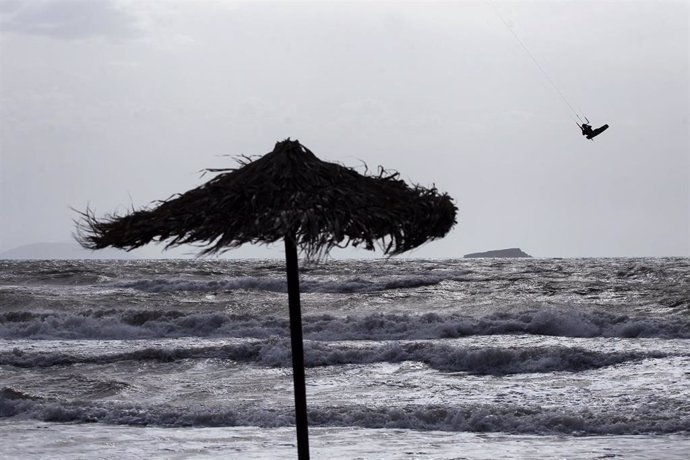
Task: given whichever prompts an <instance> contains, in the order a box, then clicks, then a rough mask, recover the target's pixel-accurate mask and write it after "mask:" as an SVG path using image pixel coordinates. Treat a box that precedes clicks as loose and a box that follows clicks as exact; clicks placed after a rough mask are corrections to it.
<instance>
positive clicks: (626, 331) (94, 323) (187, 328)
mask: <svg viewBox="0 0 690 460" xmlns="http://www.w3.org/2000/svg"><path fill="white" fill-rule="evenodd" d="M304 334H305V336H306V337H307V338H310V339H314V340H363V339H366V340H395V339H440V338H457V337H465V336H471V335H494V334H532V335H549V336H561V337H622V338H632V337H639V338H644V337H647V338H649V337H656V338H666V339H670V338H690V319H688V318H687V317H686V316H682V315H667V316H666V317H664V318H659V317H650V316H645V315H639V316H630V315H616V314H612V313H608V312H604V311H599V310H590V311H587V312H584V311H577V310H574V309H555V308H550V309H549V308H546V309H541V310H517V311H509V312H500V313H494V314H490V315H487V316H482V317H478V318H477V317H473V316H464V315H459V314H450V315H440V314H435V313H427V314H422V315H402V314H383V313H377V314H369V315H363V316H359V315H358V316H345V317H342V316H334V315H318V316H305V318H304ZM288 335H289V325H288V321H287V320H286V319H284V318H279V317H273V316H265V315H262V316H252V315H232V314H230V315H229V314H225V313H222V312H183V311H180V310H135V309H131V310H115V309H110V310H86V311H79V312H62V311H53V312H43V313H41V312H7V313H0V338H36V339H54V338H64V339H83V338H94V339H95V338H100V339H127V338H132V339H138V338H152V337H183V336H199V337H256V338H265V337H271V336H288Z"/></svg>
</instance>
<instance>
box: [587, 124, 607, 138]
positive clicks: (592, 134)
mask: <svg viewBox="0 0 690 460" xmlns="http://www.w3.org/2000/svg"><path fill="white" fill-rule="evenodd" d="M607 129H609V125H603V126H600V127H598V128H597V129H594V130H592V133H591V134H589V135H588V136H587V139H594V138H595V137H597V136H598V135H599V134H601V133H603V132H604V131H606V130H607Z"/></svg>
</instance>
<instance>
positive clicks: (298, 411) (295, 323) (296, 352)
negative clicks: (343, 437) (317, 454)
mask: <svg viewBox="0 0 690 460" xmlns="http://www.w3.org/2000/svg"><path fill="white" fill-rule="evenodd" d="M285 263H286V266H287V267H286V268H287V284H288V301H289V304H290V340H291V344H292V375H293V380H294V384H295V420H296V425H297V458H298V459H299V460H309V431H308V425H307V388H306V382H305V378H304V347H303V345H302V312H301V307H300V300H299V266H298V259H297V246H296V245H295V240H294V237H293V236H287V237H285Z"/></svg>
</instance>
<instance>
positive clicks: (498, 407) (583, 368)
mask: <svg viewBox="0 0 690 460" xmlns="http://www.w3.org/2000/svg"><path fill="white" fill-rule="evenodd" d="M300 277H301V287H302V309H303V315H304V318H303V320H304V336H305V362H306V365H307V371H306V375H307V397H308V409H309V419H310V447H311V450H312V457H313V458H328V459H354V458H370V459H388V458H390V459H398V458H401V459H402V458H420V459H450V458H487V459H489V458H491V459H497V458H583V459H584V458H645V459H658V458H679V459H680V458H683V459H685V458H687V453H688V452H690V259H687V258H668V259H510V260H508V259H463V260H445V261H438V260H403V259H399V260H398V259H392V260H381V261H327V262H325V263H321V264H312V265H307V266H305V267H304V268H303V270H302V272H301V274H300ZM285 291H286V283H285V274H284V264H283V262H282V261H226V260H191V261H190V260H172V261H170V260H168V261H0V437H2V438H3V439H5V440H11V442H3V443H2V444H0V457H7V458H84V459H86V458H261V459H272V458H292V457H294V456H295V455H296V450H295V432H294V427H293V424H294V416H293V406H292V404H293V399H292V398H293V395H292V376H291V360H290V346H289V332H288V321H287V294H286V293H285Z"/></svg>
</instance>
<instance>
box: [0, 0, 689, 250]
mask: <svg viewBox="0 0 690 460" xmlns="http://www.w3.org/2000/svg"><path fill="white" fill-rule="evenodd" d="M688 10H689V9H688V2H685V1H675V2H673V1H591V2H584V1H548V2H536V1H529V2H522V1H510V2H501V1H496V2H488V1H477V2H468V1H457V2H453V1H445V2H434V1H419V2H398V1H359V2H349V1H341V2H332V1H323V0H322V1H318V2H316V1H312V2H290V1H278V2H262V1H251V2H238V1H211V0H199V1H192V0H186V1H183V0H177V1H175V0H170V1H163V0H159V1H153V0H31V1H23V0H0V181H1V182H0V219H1V220H2V224H0V251H3V250H7V249H10V248H13V247H15V246H19V245H23V244H29V243H35V242H45V241H50V242H58V241H70V240H71V234H72V232H73V231H74V224H73V222H72V220H73V219H74V218H75V217H76V215H75V213H74V212H73V211H71V210H70V207H76V208H80V209H83V208H85V207H86V206H87V204H89V205H90V206H92V207H93V208H95V210H96V213H97V214H99V215H103V214H105V213H109V212H112V211H119V212H125V211H127V209H128V208H130V207H131V206H132V205H134V206H137V207H138V206H143V205H147V204H148V203H149V202H151V201H153V200H156V199H163V198H167V197H169V196H170V195H172V194H173V193H176V192H183V191H186V190H188V189H190V188H192V187H195V186H197V185H199V184H201V183H202V182H204V181H205V180H207V179H208V177H205V178H201V177H200V174H199V171H200V170H201V169H203V168H207V167H229V166H233V165H235V164H236V163H235V160H234V158H233V157H234V156H236V155H240V154H249V155H252V154H263V153H267V152H269V151H270V150H272V148H273V145H274V143H275V142H276V141H278V140H282V139H284V138H287V137H291V138H293V139H299V140H300V141H301V142H302V143H303V144H305V145H306V146H307V147H309V148H310V149H311V150H312V151H314V152H315V153H316V154H317V155H318V156H320V157H321V158H322V159H324V160H328V161H337V162H340V163H343V164H345V165H349V166H359V165H361V161H365V162H366V163H367V164H368V165H369V167H370V168H375V167H376V166H378V165H383V166H385V167H386V168H390V169H395V170H397V171H399V172H400V173H401V175H402V176H403V177H404V178H406V179H409V180H410V181H413V182H416V183H420V184H422V185H432V184H436V186H437V187H438V188H439V189H441V190H444V191H447V192H448V193H450V194H451V195H452V196H453V197H454V198H455V200H456V202H457V205H458V207H459V211H460V213H459V223H458V225H457V226H456V227H455V228H454V229H453V230H452V231H451V233H450V234H449V235H448V236H447V237H446V238H445V239H443V240H439V241H437V242H432V243H430V244H427V245H425V246H423V247H421V248H419V249H418V250H416V251H414V252H413V253H411V254H410V255H411V256H413V257H430V258H433V257H442V258H446V257H461V256H462V255H463V254H466V253H469V252H475V251H481V250H488V249H497V248H506V247H515V246H519V247H521V248H522V249H523V250H525V251H527V252H528V253H530V254H532V255H534V256H540V257H595V256H689V255H690V188H689V184H690V164H689V163H690V160H689V156H690V149H689V145H688V112H689V107H690V100H689V96H688V86H689V81H690V80H689V78H688V59H689V52H688V51H689V43H688V22H689V17H688V15H689V13H688ZM501 18H503V20H504V21H505V22H503V21H502V19H501ZM511 29H512V31H513V32H515V33H516V34H517V36H518V37H519V38H520V39H521V40H522V42H523V43H525V45H526V46H527V48H528V49H529V50H530V51H531V53H532V55H533V56H534V57H535V58H536V60H537V61H538V63H539V65H541V68H542V69H544V70H545V71H546V74H547V75H548V77H550V79H551V81H552V82H553V83H554V84H555V85H556V88H558V90H560V92H561V94H562V95H563V96H564V97H565V99H566V100H567V102H568V103H570V104H571V105H572V106H573V107H574V108H575V109H576V110H578V111H582V112H583V113H584V114H586V115H587V116H588V117H589V119H590V120H591V121H592V123H593V124H594V125H599V124H603V123H608V124H610V125H611V128H610V129H609V130H608V131H607V132H606V133H604V134H602V135H601V136H600V137H599V138H597V139H596V140H595V141H594V142H592V141H588V140H586V139H584V138H583V137H582V136H581V134H580V132H579V129H578V127H577V126H576V125H575V123H574V121H573V119H572V117H573V116H574V115H573V114H572V112H571V110H570V108H569V107H568V105H567V104H566V101H564V99H563V98H562V97H561V94H559V92H558V91H557V90H556V89H554V87H552V86H551V84H550V82H549V80H548V79H547V77H546V76H545V75H544V74H543V73H542V72H541V71H540V69H539V67H538V66H537V65H535V63H534V62H533V61H532V59H531V58H530V56H529V55H528V54H527V53H526V52H525V50H524V49H523V48H522V47H521V46H520V43H519V41H518V40H516V38H515V37H514V36H513V35H512V33H511ZM158 252H159V248H157V247H155V246H154V247H151V248H147V249H146V250H145V252H143V253H142V254H147V255H153V254H156V253H158ZM186 252H187V253H188V252H190V251H189V250H187V251H186ZM181 253H184V251H176V252H172V253H170V255H179V254H181ZM227 255H228V256H231V257H232V256H237V257H264V256H268V257H282V248H281V247H280V246H278V247H269V248H254V247H243V248H240V249H239V250H237V251H234V252H231V253H229V254H227ZM340 255H343V256H361V257H364V256H367V254H366V253H365V251H355V252H352V251H345V252H337V253H335V254H334V256H336V257H338V256H340ZM379 255H380V254H379Z"/></svg>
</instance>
